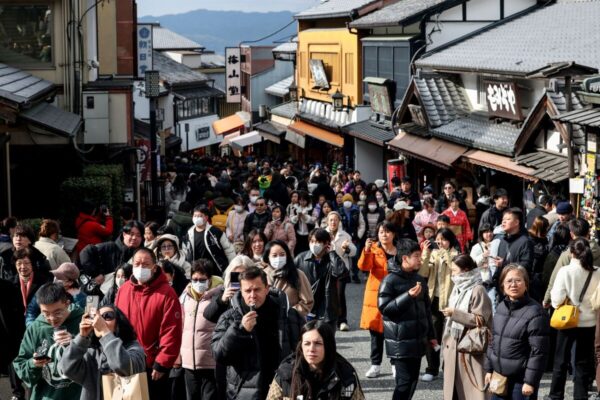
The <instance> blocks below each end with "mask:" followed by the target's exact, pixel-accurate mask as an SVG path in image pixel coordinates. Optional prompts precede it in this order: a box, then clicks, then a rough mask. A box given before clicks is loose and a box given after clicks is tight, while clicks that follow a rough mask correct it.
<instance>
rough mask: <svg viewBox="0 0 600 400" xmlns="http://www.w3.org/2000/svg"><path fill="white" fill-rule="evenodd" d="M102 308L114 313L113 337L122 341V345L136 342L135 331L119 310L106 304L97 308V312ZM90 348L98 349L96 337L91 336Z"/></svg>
mask: <svg viewBox="0 0 600 400" xmlns="http://www.w3.org/2000/svg"><path fill="white" fill-rule="evenodd" d="M102 308H110V309H112V310H113V311H114V312H115V332H114V334H115V336H116V337H118V338H119V339H121V340H122V341H123V344H126V343H130V342H132V341H134V340H137V335H136V333H135V329H133V325H131V322H129V320H128V319H127V317H126V316H125V314H123V312H122V311H121V310H119V309H118V308H117V306H115V305H114V304H107V305H104V306H101V307H98V312H100V309H102ZM92 346H93V347H96V348H99V347H100V339H98V338H97V337H96V335H92Z"/></svg>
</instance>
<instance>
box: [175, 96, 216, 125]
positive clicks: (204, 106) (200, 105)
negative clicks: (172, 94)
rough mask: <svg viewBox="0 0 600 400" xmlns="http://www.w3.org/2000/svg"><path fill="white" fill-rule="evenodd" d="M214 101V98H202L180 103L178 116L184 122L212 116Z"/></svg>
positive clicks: (178, 104)
mask: <svg viewBox="0 0 600 400" xmlns="http://www.w3.org/2000/svg"><path fill="white" fill-rule="evenodd" d="M213 101H214V100H213V98H212V97H200V98H193V99H186V100H184V101H181V102H178V103H177V116H178V118H179V119H180V120H182V119H189V118H197V117H201V116H204V115H208V114H212V110H213Z"/></svg>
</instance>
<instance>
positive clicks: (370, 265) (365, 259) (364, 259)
mask: <svg viewBox="0 0 600 400" xmlns="http://www.w3.org/2000/svg"><path fill="white" fill-rule="evenodd" d="M369 250H370V252H369V253H365V251H364V250H363V252H362V254H361V255H360V259H359V260H358V268H359V269H360V270H361V271H367V272H369V279H367V285H366V287H365V297H364V300H363V309H362V314H361V315H360V327H361V329H369V330H371V331H375V332H379V333H383V319H382V317H381V313H380V312H379V309H378V308H377V294H378V293H379V285H380V284H381V281H382V280H383V278H385V276H386V275H387V274H388V270H387V256H386V255H385V251H383V249H382V248H381V247H379V246H378V244H377V243H373V245H372V246H371V248H370V249H369Z"/></svg>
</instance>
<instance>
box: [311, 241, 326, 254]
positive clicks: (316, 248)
mask: <svg viewBox="0 0 600 400" xmlns="http://www.w3.org/2000/svg"><path fill="white" fill-rule="evenodd" d="M309 247H310V252H311V253H313V254H314V255H315V256H318V255H319V254H321V252H322V251H323V245H322V244H321V243H311V244H310V246H309Z"/></svg>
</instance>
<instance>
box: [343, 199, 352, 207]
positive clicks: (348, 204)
mask: <svg viewBox="0 0 600 400" xmlns="http://www.w3.org/2000/svg"><path fill="white" fill-rule="evenodd" d="M344 207H345V208H350V207H352V202H351V201H350V200H346V201H345V202H344Z"/></svg>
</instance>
